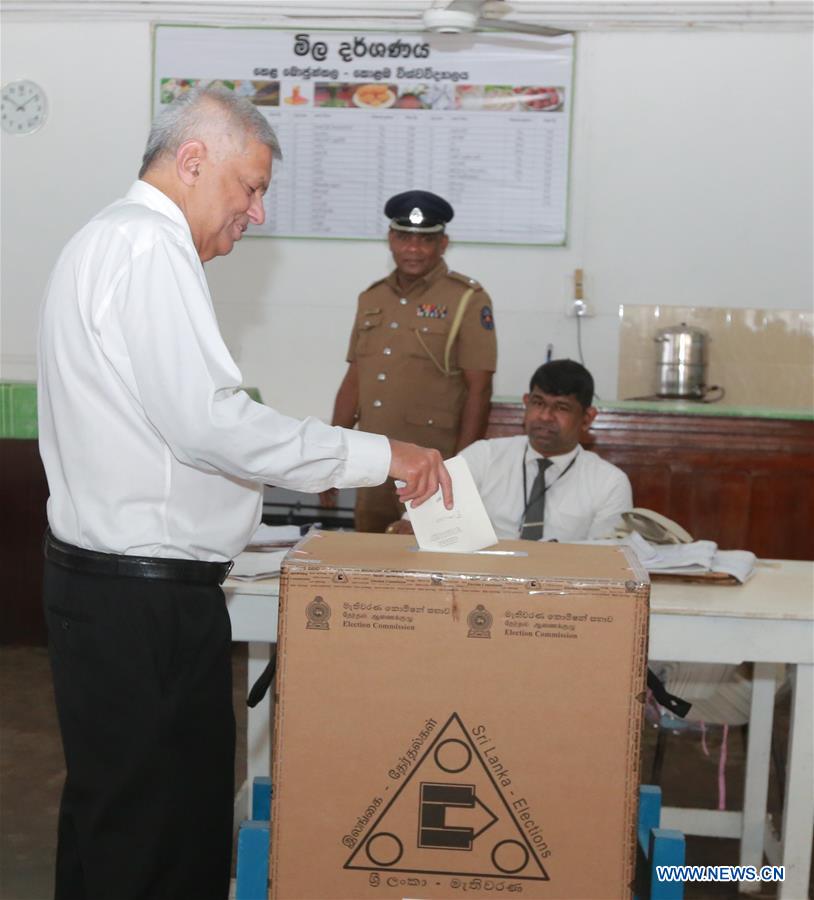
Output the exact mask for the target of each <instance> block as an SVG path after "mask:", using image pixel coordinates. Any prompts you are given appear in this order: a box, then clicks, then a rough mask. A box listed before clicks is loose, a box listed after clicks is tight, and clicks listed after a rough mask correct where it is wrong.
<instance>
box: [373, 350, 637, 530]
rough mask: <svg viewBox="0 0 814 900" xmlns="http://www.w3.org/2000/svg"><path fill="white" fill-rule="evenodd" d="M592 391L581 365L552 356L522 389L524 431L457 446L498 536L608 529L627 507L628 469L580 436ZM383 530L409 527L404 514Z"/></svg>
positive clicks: (589, 417) (591, 410) (591, 413)
mask: <svg viewBox="0 0 814 900" xmlns="http://www.w3.org/2000/svg"><path fill="white" fill-rule="evenodd" d="M593 396H594V380H593V377H592V376H591V373H590V372H589V371H588V370H587V369H586V368H585V367H584V366H582V365H580V364H579V363H578V362H574V361H573V360H570V359H557V360H552V361H551V362H548V363H546V364H545V365H542V366H540V368H539V369H537V371H536V372H535V373H534V375H533V376H532V378H531V384H530V385H529V393H528V394H526V395H525V396H524V397H523V403H524V404H525V407H526V412H525V415H524V417H523V430H524V432H525V434H523V435H516V436H514V437H500V438H491V439H487V440H482V441H476V442H475V443H474V444H470V445H469V446H468V447H465V448H464V449H463V450H462V451H461V452H460V454H459V455H460V456H462V457H463V458H464V459H465V460H466V461H467V463H468V465H469V468H470V469H471V471H472V477H473V478H474V480H475V485H476V486H477V488H478V491H479V492H480V495H481V497H482V499H483V503H484V506H485V507H486V512H487V513H488V514H489V518H490V519H491V521H492V525H493V527H494V529H495V533H496V534H497V536H498V538H500V539H517V538H524V539H527V540H547V541H550V540H557V541H582V540H589V539H593V538H602V537H610V536H612V535H613V531H614V528H615V526H616V525H617V524H619V523H620V514H621V513H623V512H626V511H628V510H629V509H631V508H632V506H633V494H632V491H631V488H630V481H629V480H628V477H627V475H625V473H624V472H623V471H622V470H621V469H618V468H617V467H616V466H614V465H612V464H611V463H609V462H606V461H605V460H603V459H600V457H598V456H597V455H596V454H595V453H592V452H591V451H590V450H584V449H583V448H582V447H581V446H580V444H579V440H580V438H581V437H583V436H584V435H585V433H586V432H587V430H588V428H589V427H590V425H591V423H592V422H593V420H594V418H595V417H596V409H595V407H594V406H592V403H593ZM389 530H391V531H396V532H401V533H404V532H410V531H412V529H411V528H410V525H409V522H408V521H407V520H406V519H403V520H401V521H400V522H398V523H394V525H393V526H391V527H390V529H389Z"/></svg>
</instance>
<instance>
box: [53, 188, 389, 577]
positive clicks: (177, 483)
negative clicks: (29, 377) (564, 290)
mask: <svg viewBox="0 0 814 900" xmlns="http://www.w3.org/2000/svg"><path fill="white" fill-rule="evenodd" d="M241 383H242V378H241V374H240V370H239V369H238V367H237V365H236V364H235V362H234V361H233V360H232V358H231V356H230V354H229V352H228V350H227V348H226V346H225V344H224V342H223V339H222V338H221V335H220V331H219V329H218V324H217V321H216V318H215V312H214V309H213V306H212V300H211V298H210V295H209V289H208V286H207V283H206V277H205V275H204V270H203V266H202V264H201V262H200V259H199V258H198V254H197V252H196V250H195V246H194V244H193V242H192V236H191V234H190V230H189V226H188V224H187V221H186V219H185V217H184V215H183V213H182V212H181V210H180V209H179V208H178V206H176V204H175V203H173V202H172V201H171V200H170V199H169V198H168V197H167V196H166V195H165V194H163V193H162V192H161V191H159V190H157V189H156V188H154V187H152V186H151V185H149V184H147V183H146V182H143V181H137V182H136V183H135V184H134V185H133V186H132V187H131V189H130V191H129V192H128V193H127V195H126V197H124V198H123V199H122V200H119V201H117V202H115V203H113V204H112V205H111V206H108V207H107V208H106V209H104V210H103V211H102V212H101V213H99V215H97V216H96V217H95V218H94V219H92V220H91V221H90V222H89V223H88V224H87V225H86V226H85V227H84V228H83V229H82V230H81V231H79V232H78V233H77V234H76V235H75V236H74V237H73V239H72V240H71V241H70V242H69V243H68V245H67V246H66V247H65V249H64V250H63V252H62V254H61V256H60V258H59V261H58V262H57V265H56V268H55V269H54V272H53V274H52V275H51V279H50V282H49V285H48V288H47V292H46V297H45V301H44V304H43V307H42V311H41V316H40V336H39V379H38V407H39V433H40V453H41V455H42V459H43V463H44V465H45V471H46V474H47V477H48V486H49V490H50V498H49V500H48V521H49V524H50V527H51V530H52V531H53V533H54V534H55V536H56V537H58V538H59V539H61V540H63V541H67V542H68V543H70V544H74V545H75V546H79V547H83V548H86V549H90V550H98V551H102V552H108V553H119V554H134V555H141V556H162V557H177V558H184V559H198V560H206V561H213V560H214V561H222V560H226V559H230V558H231V557H233V556H234V555H236V554H237V553H239V552H240V551H241V550H242V549H243V548H244V547H245V545H246V543H247V542H248V539H249V538H250V536H251V534H252V533H253V531H254V529H255V527H256V526H257V524H258V522H259V520H260V514H261V509H262V499H263V494H262V491H263V487H262V486H263V484H264V483H272V484H276V485H280V486H282V487H287V488H293V489H296V490H300V491H313V492H316V491H321V490H324V489H326V488H328V487H331V486H337V487H361V486H372V485H376V484H381V482H383V481H384V480H385V478H386V477H387V473H388V469H389V467H390V447H389V443H388V441H387V439H386V438H385V437H382V436H380V435H372V434H365V433H363V432H358V431H350V430H348V429H344V428H336V427H331V426H328V425H325V424H324V423H323V422H320V421H318V420H316V419H313V418H308V419H305V420H304V421H299V420H296V419H292V418H289V417H288V416H283V415H281V414H280V413H277V412H275V411H274V410H273V409H270V408H269V407H266V406H263V405H261V404H258V403H255V402H253V401H252V400H251V399H250V398H249V396H248V395H247V394H246V393H245V392H243V391H240V390H238V388H239V386H240V385H241Z"/></svg>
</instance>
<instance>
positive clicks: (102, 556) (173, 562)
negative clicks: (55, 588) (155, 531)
mask: <svg viewBox="0 0 814 900" xmlns="http://www.w3.org/2000/svg"><path fill="white" fill-rule="evenodd" d="M45 558H46V559H47V560H48V561H49V562H52V563H55V564H56V565H58V566H62V567H63V568H64V569H71V570H72V571H74V572H82V573H83V574H85V575H124V576H126V577H128V578H156V579H162V580H165V581H186V582H191V583H192V584H223V582H224V581H225V580H226V576H227V575H228V574H229V573H230V572H231V571H232V566H233V565H234V562H232V561H231V560H230V561H229V562H224V563H217V562H200V561H198V560H195V559H169V558H165V557H161V556H120V555H119V554H117V553H97V552H96V551H95V550H83V549H82V548H81V547H74V546H73V545H72V544H66V543H65V542H64V541H60V540H59V539H58V538H55V537H54V536H53V534H51V531H50V529H49V530H48V531H46V532H45Z"/></svg>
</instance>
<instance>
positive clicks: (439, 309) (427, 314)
mask: <svg viewBox="0 0 814 900" xmlns="http://www.w3.org/2000/svg"><path fill="white" fill-rule="evenodd" d="M416 315H417V316H421V318H422V319H446V317H447V308H446V306H438V305H437V304H436V303H419V304H418V308H417V309H416Z"/></svg>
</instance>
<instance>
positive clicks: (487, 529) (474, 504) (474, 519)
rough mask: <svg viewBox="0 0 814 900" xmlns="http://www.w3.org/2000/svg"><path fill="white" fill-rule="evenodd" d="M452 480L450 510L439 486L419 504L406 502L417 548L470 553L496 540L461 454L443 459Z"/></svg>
mask: <svg viewBox="0 0 814 900" xmlns="http://www.w3.org/2000/svg"><path fill="white" fill-rule="evenodd" d="M444 465H445V466H446V467H447V471H448V472H449V475H450V478H451V479H452V496H453V500H454V501H455V505H454V506H453V507H452V509H447V508H446V507H445V506H444V498H443V497H442V496H441V489H440V488H439V489H438V491H437V492H436V493H435V494H434V495H433V496H432V497H430V499H429V500H427V501H425V502H424V503H422V504H421V506H419V507H416V508H413V507H412V506H411V505H410V504H409V503H408V504H407V516H408V518H409V519H410V523H411V524H412V526H413V531H414V532H415V536H416V540H417V541H418V546H419V549H420V550H433V551H436V552H445V553H472V552H474V551H476V550H481V549H483V548H484V547H490V546H491V545H492V544H496V543H497V535H496V534H495V529H494V528H493V527H492V523H491V522H490V521H489V516H488V514H487V512H486V509H485V508H484V506H483V501H482V500H481V498H480V494H479V493H478V489H477V488H476V487H475V481H474V479H473V478H472V473H471V472H470V471H469V466H468V465H467V462H466V460H465V459H464V458H463V457H462V456H455V457H453V458H452V459H448V460H446V461H445V462H444Z"/></svg>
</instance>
